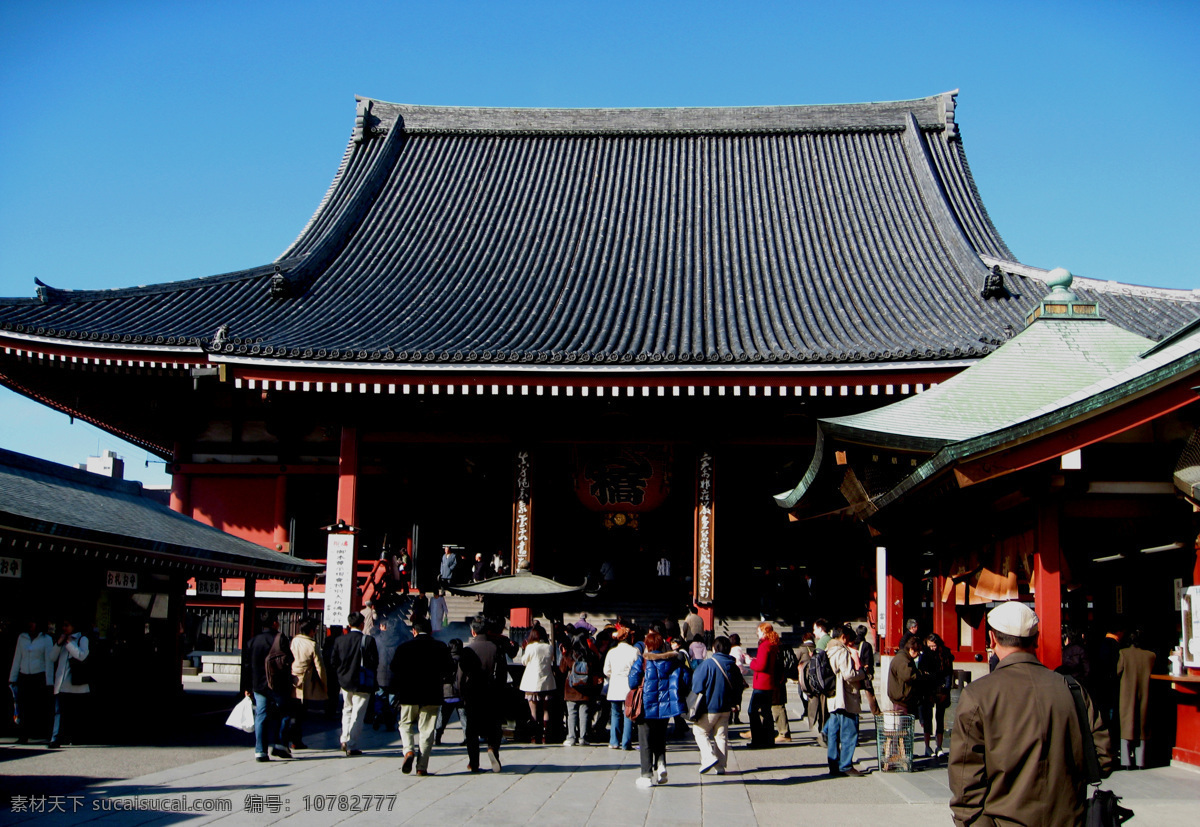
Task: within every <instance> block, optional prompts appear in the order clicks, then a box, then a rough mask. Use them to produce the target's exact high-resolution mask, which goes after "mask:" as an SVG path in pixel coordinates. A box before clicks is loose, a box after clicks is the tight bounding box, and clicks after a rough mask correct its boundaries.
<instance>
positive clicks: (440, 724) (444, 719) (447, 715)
mask: <svg viewBox="0 0 1200 827" xmlns="http://www.w3.org/2000/svg"><path fill="white" fill-rule="evenodd" d="M455 710H458V711H459V715H458V720H459V722H461V721H462V719H463V716H462V703H461V702H459V701H454V702H452V703H444V704H442V708H441V709H439V710H438V719H437V729H435V730H434V737H435V738H436V743H438V744H440V743H442V736H443V735H445V734H446V727H448V726H450V719H451V718H452V717H454V712H455ZM466 730H467V727H466V724H463V736H464V740H465V736H466Z"/></svg>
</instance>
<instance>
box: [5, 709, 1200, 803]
mask: <svg viewBox="0 0 1200 827" xmlns="http://www.w3.org/2000/svg"><path fill="white" fill-rule="evenodd" d="M794 709H795V708H794V707H793V710H794ZM744 730H745V727H744V726H737V727H734V733H735V737H734V738H733V747H732V748H731V751H730V754H729V766H728V770H727V773H726V774H725V775H722V776H718V775H715V774H708V775H703V776H702V775H700V774H699V772H698V770H699V752H698V750H697V749H696V745H695V742H694V741H693V740H692V739H691V738H685V739H678V740H672V741H670V742H669V744H668V755H667V762H668V772H669V776H670V779H669V783H668V784H666V785H664V786H658V787H654V788H652V789H649V790H642V789H639V788H637V787H636V785H635V781H636V779H637V777H638V775H639V774H640V767H639V761H638V753H637V751H636V750H634V751H630V752H627V751H624V750H610V749H608V747H607V745H605V744H602V745H597V746H577V747H565V746H562V745H545V746H541V745H532V744H523V745H516V744H505V745H504V747H503V748H502V750H501V758H502V760H503V762H504V771H503V772H501V773H491V772H483V773H471V772H469V771H468V770H467V758H466V749H465V747H464V746H463V745H462V743H461V735H460V732H459V730H458V728H457V725H453V726H452V727H451V728H450V729H449V730H448V731H447V737H446V743H445V744H444V745H442V746H440V747H437V748H435V750H434V753H433V755H432V757H431V759H430V765H429V768H430V771H431V775H429V776H428V777H424V778H421V777H417V776H416V775H415V774H410V775H405V774H404V773H402V772H401V770H400V768H401V765H402V763H403V750H402V747H401V745H400V738H399V735H398V733H395V732H391V731H386V732H385V731H378V732H376V731H371V730H369V729H368V730H367V732H366V733H365V735H364V739H363V749H364V753H365V754H364V755H362V756H355V757H353V758H347V757H346V756H344V755H343V754H342V753H341V752H340V751H339V750H338V749H337V731H336V730H335V729H332V728H329V727H325V728H321V729H316V730H314V732H313V734H312V735H311V736H306V741H307V742H308V743H309V745H310V746H311V747H313V749H310V750H305V751H298V752H297V753H296V757H295V758H294V759H293V760H274V761H271V762H269V763H258V762H256V761H254V756H253V750H252V749H250V747H249V746H247V747H246V748H244V749H239V750H237V751H236V752H232V753H228V754H225V755H218V756H215V757H209V755H208V754H206V753H204V752H198V753H197V756H196V757H197V758H198V759H199V760H196V761H195V762H194V763H191V764H188V765H186V766H170V767H166V768H164V769H162V770H159V771H156V772H150V773H145V774H142V775H139V776H138V777H135V778H126V779H115V780H114V779H111V778H104V777H98V778H97V779H96V780H95V781H94V783H92V784H91V785H89V786H86V787H83V788H73V789H72V791H71V792H70V793H69V794H64V795H61V796H59V797H58V798H57V799H51V800H48V799H45V798H43V799H42V800H41V802H40V805H39V806H40V809H41V810H42V812H33V811H31V807H30V806H29V805H30V804H31V803H32V802H31V801H30V800H29V797H28V796H27V797H26V800H25V806H24V807H21V806H18V807H16V808H15V809H14V806H13V803H14V802H13V801H11V800H7V801H3V802H0V825H10V824H12V825H30V827H57V825H67V824H72V825H79V824H89V825H95V827H133V825H154V827H168V826H169V825H175V824H187V825H188V827H193V826H195V827H199V825H216V827H243V826H244V827H262V826H263V825H284V826H285V827H309V825H337V824H343V823H353V825H354V827H374V826H375V825H379V827H383V826H384V825H387V827H394V826H395V825H405V824H414V825H415V824H421V825H428V824H437V825H441V826H442V827H449V825H459V824H471V825H488V826H489V827H491V825H502V826H503V825H528V824H533V823H537V824H560V823H569V824H578V825H585V827H586V825H597V826H598V827H599V825H603V827H611V825H613V824H621V825H639V824H641V825H655V827H659V825H697V824H714V825H718V824H719V825H722V827H728V825H746V824H759V825H788V827H792V825H795V824H796V823H804V822H810V823H811V822H814V821H815V822H816V823H821V824H828V825H841V824H847V825H856V827H857V826H858V825H862V824H868V823H879V824H886V825H888V827H908V825H912V827H929V825H931V824H948V823H950V812H949V809H948V807H947V802H948V800H949V797H950V792H949V787H948V784H947V778H946V776H947V774H946V769H945V767H944V766H933V765H932V763H930V762H927V761H923V760H919V761H918V763H917V767H918V770H919V771H916V772H912V773H901V772H888V773H882V772H878V771H872V772H871V773H870V774H869V775H868V776H867V777H866V778H837V779H830V778H829V777H828V775H827V763H826V752H825V750H823V749H821V748H820V747H818V746H816V745H815V740H814V738H813V733H811V732H810V731H809V730H808V728H807V726H806V725H805V723H804V722H802V721H794V722H793V740H792V742H791V743H788V744H781V745H777V746H774V747H770V748H767V749H762V750H752V749H749V748H748V746H747V744H746V742H745V741H744V740H743V739H741V738H738V737H736V734H737V733H740V732H741V731H744ZM3 749H7V748H3ZM87 749H89V750H98V749H103V748H97V747H91V748H87ZM918 751H920V750H918ZM71 752H72V750H71V749H68V750H64V751H63V752H61V753H49V754H47V757H46V758H45V759H40V760H50V761H52V760H55V759H57V758H59V757H60V756H67V757H70V754H71ZM81 752H82V751H81ZM102 754H103V753H95V752H93V753H91V755H92V757H93V758H95V757H96V756H97V755H102ZM855 755H856V759H857V765H858V766H859V767H860V768H862V769H873V768H874V766H875V741H874V731H873V727H872V724H871V722H870V719H869V718H864V719H863V727H862V733H861V735H860V741H859V746H858V748H857V750H856V753H855ZM9 780H10V782H11V781H15V782H17V786H16V787H13V785H12V784H11V783H10V784H9V786H10V787H12V788H13V789H14V794H16V795H20V790H19V782H20V779H19V778H17V779H9ZM1106 786H1107V787H1108V788H1110V789H1113V790H1114V791H1116V792H1117V794H1118V795H1121V796H1123V798H1124V803H1125V804H1126V805H1127V806H1129V807H1131V808H1132V809H1133V810H1134V811H1135V812H1136V813H1137V814H1138V821H1137V822H1136V823H1142V824H1155V825H1167V827H1171V825H1176V824H1178V825H1189V826H1190V825H1192V824H1195V823H1196V818H1195V814H1196V812H1198V811H1200V809H1198V808H1200V773H1196V772H1193V771H1191V770H1188V769H1181V768H1177V767H1160V768H1156V769H1152V770H1146V771H1141V772H1124V773H1117V774H1115V775H1114V776H1113V777H1112V778H1111V779H1110V780H1109V781H1107V782H1106ZM185 797H186V802H187V805H188V807H189V809H190V810H191V811H189V812H165V811H162V810H155V809H145V808H147V807H150V806H153V804H152V803H151V802H155V803H157V805H159V806H161V805H162V804H163V803H164V802H167V803H173V804H174V805H175V806H181V805H182V804H183V802H184V801H185ZM214 806H216V807H219V808H220V809H219V810H216V811H206V810H205V809H204V808H205V807H210V808H211V807H214ZM129 807H143V808H144V809H119V808H129ZM55 808H57V809H59V810H60V811H59V812H47V810H49V809H55Z"/></svg>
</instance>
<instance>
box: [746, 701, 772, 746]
mask: <svg viewBox="0 0 1200 827" xmlns="http://www.w3.org/2000/svg"><path fill="white" fill-rule="evenodd" d="M774 697H775V692H774V690H771V689H755V690H754V691H753V692H751V693H750V744H751V745H752V746H756V747H765V746H770V745H771V744H773V743H775V734H774V733H775V717H774V715H773V714H772V712H771V701H772V700H773V699H774Z"/></svg>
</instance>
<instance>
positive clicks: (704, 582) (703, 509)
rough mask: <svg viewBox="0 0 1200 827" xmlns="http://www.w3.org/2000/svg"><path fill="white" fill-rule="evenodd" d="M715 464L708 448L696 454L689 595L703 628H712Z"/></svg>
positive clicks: (713, 612) (713, 615) (708, 629)
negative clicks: (690, 592)
mask: <svg viewBox="0 0 1200 827" xmlns="http://www.w3.org/2000/svg"><path fill="white" fill-rule="evenodd" d="M715 481H716V466H715V463H714V461H713V455H712V453H711V452H710V451H701V452H700V455H699V456H698V457H697V458H696V505H695V509H694V511H695V534H694V536H695V546H694V548H695V553H694V554H693V557H692V565H693V571H692V589H693V595H692V597H693V599H694V600H695V603H696V607H697V609H698V610H699V615H700V618H701V619H702V620H703V621H704V628H705V630H707V631H712V629H713V621H714V619H715V611H714V609H713V591H714V573H715V571H716V568H715V566H714V555H713V552H714V550H715V547H716V543H715V542H714V538H715V533H714V531H715V529H714V526H715V520H716V493H715V492H716V487H715Z"/></svg>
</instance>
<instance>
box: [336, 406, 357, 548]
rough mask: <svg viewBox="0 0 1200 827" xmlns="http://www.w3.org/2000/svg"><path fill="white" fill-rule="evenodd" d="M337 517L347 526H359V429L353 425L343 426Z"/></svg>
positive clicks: (339, 458) (339, 461)
mask: <svg viewBox="0 0 1200 827" xmlns="http://www.w3.org/2000/svg"><path fill="white" fill-rule="evenodd" d="M337 516H338V519H339V520H345V521H346V524H347V525H353V526H356V525H358V429H357V428H355V427H354V426H353V425H343V426H342V443H341V453H340V455H339V457H338V498H337Z"/></svg>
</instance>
